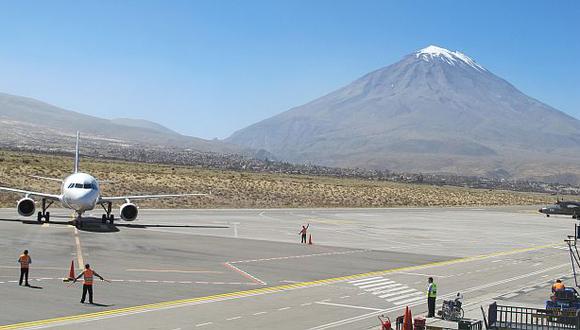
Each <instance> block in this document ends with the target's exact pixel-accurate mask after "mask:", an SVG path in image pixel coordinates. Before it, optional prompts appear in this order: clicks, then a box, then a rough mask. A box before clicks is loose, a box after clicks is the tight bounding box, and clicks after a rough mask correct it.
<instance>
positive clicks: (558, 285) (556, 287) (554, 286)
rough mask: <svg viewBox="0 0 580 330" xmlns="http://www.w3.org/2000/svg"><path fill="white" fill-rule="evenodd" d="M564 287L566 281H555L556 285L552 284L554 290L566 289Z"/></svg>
mask: <svg viewBox="0 0 580 330" xmlns="http://www.w3.org/2000/svg"><path fill="white" fill-rule="evenodd" d="M564 288H565V287H564V283H554V285H552V290H554V291H560V290H564Z"/></svg>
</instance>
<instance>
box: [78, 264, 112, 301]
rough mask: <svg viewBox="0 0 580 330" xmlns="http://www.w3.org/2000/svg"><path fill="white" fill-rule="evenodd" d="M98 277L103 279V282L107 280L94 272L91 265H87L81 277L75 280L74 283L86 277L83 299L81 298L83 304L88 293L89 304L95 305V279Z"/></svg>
mask: <svg viewBox="0 0 580 330" xmlns="http://www.w3.org/2000/svg"><path fill="white" fill-rule="evenodd" d="M95 276H96V277H98V278H100V279H101V281H104V280H105V279H104V278H103V277H102V276H101V275H99V274H97V272H95V271H94V270H92V269H91V266H90V265H89V264H86V265H85V269H84V270H83V271H82V272H81V273H80V274H79V276H77V277H76V278H75V279H74V282H76V281H77V280H78V279H79V278H81V277H84V278H83V280H84V283H83V297H82V298H81V304H84V303H85V298H86V297H87V292H88V293H89V303H90V304H93V279H94V277H95Z"/></svg>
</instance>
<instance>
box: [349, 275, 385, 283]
mask: <svg viewBox="0 0 580 330" xmlns="http://www.w3.org/2000/svg"><path fill="white" fill-rule="evenodd" d="M379 278H382V277H381V276H379V277H368V278H364V279H362V280H355V281H349V282H348V283H350V284H353V283H359V282H365V281H371V280H376V279H379Z"/></svg>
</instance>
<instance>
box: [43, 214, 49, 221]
mask: <svg viewBox="0 0 580 330" xmlns="http://www.w3.org/2000/svg"><path fill="white" fill-rule="evenodd" d="M44 220H45V221H46V222H50V212H46V214H45V215H44Z"/></svg>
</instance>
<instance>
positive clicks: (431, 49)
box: [415, 45, 486, 71]
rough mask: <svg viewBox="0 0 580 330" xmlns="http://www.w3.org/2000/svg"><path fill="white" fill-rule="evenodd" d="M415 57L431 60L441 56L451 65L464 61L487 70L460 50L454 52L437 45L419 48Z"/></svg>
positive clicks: (476, 67)
mask: <svg viewBox="0 0 580 330" xmlns="http://www.w3.org/2000/svg"><path fill="white" fill-rule="evenodd" d="M415 57H416V58H420V59H421V60H423V61H425V62H429V61H430V60H432V59H433V58H439V59H441V60H443V61H445V62H446V63H447V64H449V65H455V64H456V63H459V62H463V63H465V64H467V65H469V66H470V67H472V68H474V69H475V70H477V71H486V70H485V69H484V68H483V67H482V66H481V65H479V64H477V63H476V62H475V61H474V60H472V59H471V58H469V56H467V55H465V54H463V53H461V52H458V51H454V52H453V51H450V50H449V49H445V48H441V47H437V46H434V45H431V46H428V47H425V48H423V49H421V50H419V51H418V52H417V53H415Z"/></svg>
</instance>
